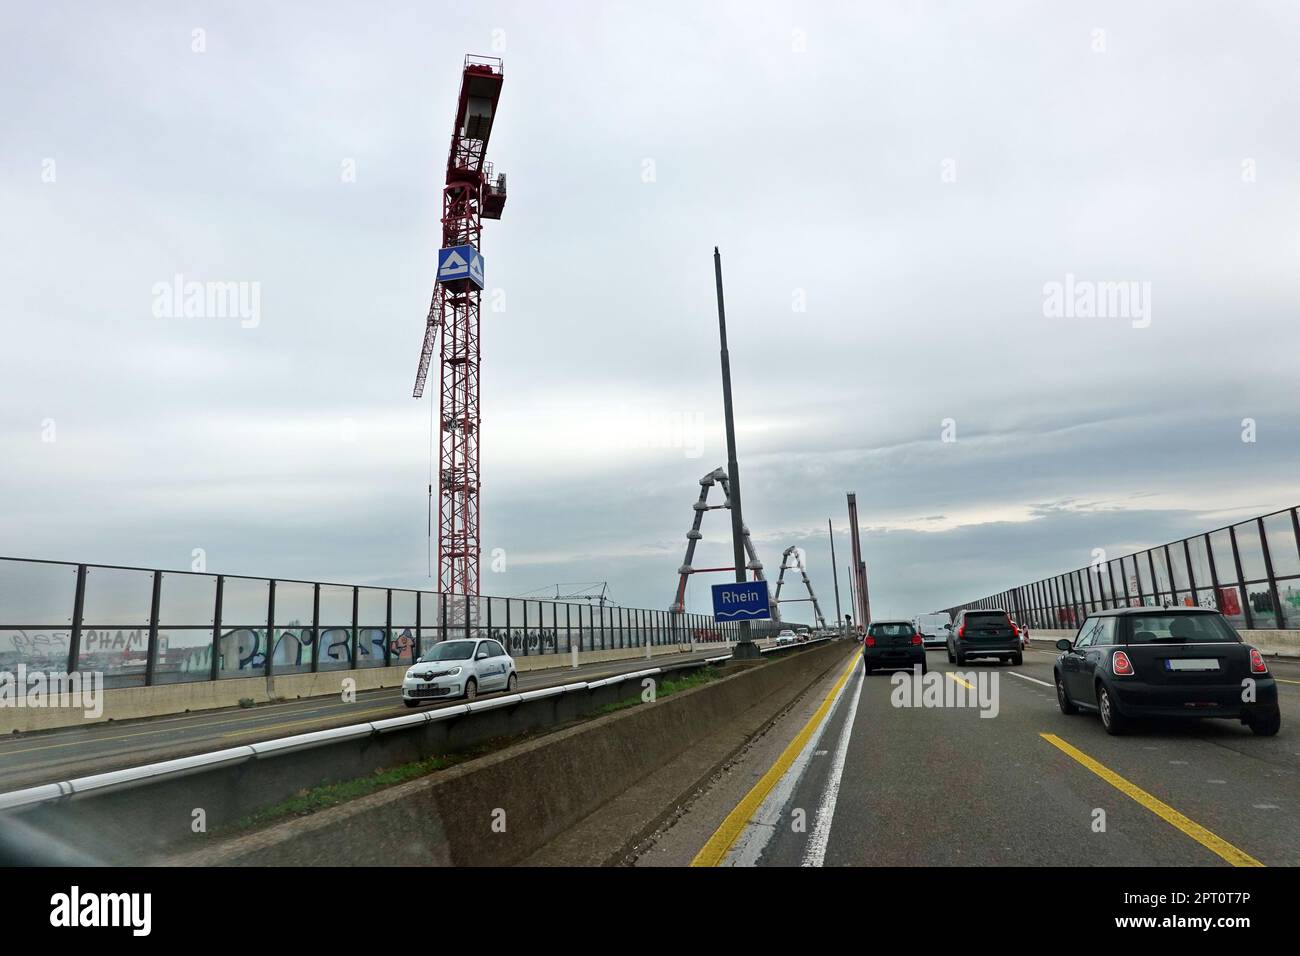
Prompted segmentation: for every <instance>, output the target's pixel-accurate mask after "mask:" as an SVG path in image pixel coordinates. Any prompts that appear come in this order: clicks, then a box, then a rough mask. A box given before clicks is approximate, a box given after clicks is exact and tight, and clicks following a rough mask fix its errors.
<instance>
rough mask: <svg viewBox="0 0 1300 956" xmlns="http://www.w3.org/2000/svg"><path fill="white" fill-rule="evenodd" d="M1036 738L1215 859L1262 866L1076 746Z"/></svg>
mask: <svg viewBox="0 0 1300 956" xmlns="http://www.w3.org/2000/svg"><path fill="white" fill-rule="evenodd" d="M1038 736H1040V737H1042V738H1043V739H1044V740H1046V741H1047V742H1048V743H1049V744H1051V745H1052V746H1053V747H1055V748H1057V749H1058V750H1060V751H1061V752H1062V753H1063V754H1065V755H1066V756H1068V757H1070V758H1071V759H1073V760H1075V761H1076V762H1078V763H1079V764H1082V765H1083V766H1084V767H1086V768H1087V769H1089V770H1091V771H1092V772H1093V773H1095V774H1096V775H1097V776H1099V777H1101V779H1102V780H1105V781H1106V782H1107V783H1108V784H1110V785H1111V786H1112V787H1114V788H1115V789H1116V790H1118V791H1119V792H1120V793H1122V794H1124V795H1125V796H1126V797H1130V798H1131V799H1133V800H1135V801H1136V802H1138V803H1140V804H1142V806H1144V807H1146V808H1147V809H1148V810H1150V811H1151V812H1152V813H1154V814H1155V815H1156V816H1158V817H1159V818H1160V819H1162V820H1164V821H1165V822H1166V823H1168V824H1169V825H1170V826H1172V827H1174V828H1176V829H1178V830H1181V831H1182V832H1183V833H1184V834H1186V835H1187V836H1189V837H1191V838H1192V839H1193V840H1195V841H1196V842H1197V843H1199V844H1200V845H1201V846H1203V847H1205V848H1206V849H1207V850H1209V851H1210V852H1211V853H1213V854H1214V855H1215V856H1218V857H1220V858H1222V859H1224V860H1226V861H1227V862H1229V863H1231V864H1232V865H1233V866H1263V865H1264V864H1263V863H1261V862H1259V860H1257V859H1255V858H1254V857H1253V856H1251V855H1250V854H1249V853H1247V852H1246V851H1245V850H1239V849H1238V848H1237V847H1235V846H1233V845H1232V844H1231V843H1229V842H1228V841H1227V840H1225V839H1223V837H1221V836H1218V835H1216V834H1214V833H1211V832H1210V831H1209V830H1207V829H1205V827H1203V826H1201V825H1200V824H1199V823H1197V822H1195V821H1194V820H1191V819H1189V818H1187V817H1185V816H1183V815H1182V814H1181V813H1179V812H1178V811H1177V810H1175V809H1174V808H1173V807H1171V806H1169V804H1167V803H1165V802H1163V801H1161V800H1158V799H1157V798H1156V797H1153V796H1152V795H1151V794H1149V793H1147V792H1146V791H1145V790H1143V789H1142V788H1141V787H1139V786H1138V785H1137V784H1135V783H1130V782H1129V781H1128V780H1125V779H1124V778H1123V777H1121V776H1120V775H1119V774H1117V773H1116V772H1115V771H1113V770H1111V769H1110V768H1109V767H1106V766H1104V765H1103V764H1101V763H1099V762H1098V761H1096V760H1094V759H1093V758H1092V757H1089V756H1088V755H1087V754H1086V753H1084V752H1083V751H1082V750H1079V749H1078V748H1077V747H1074V746H1071V745H1070V744H1068V743H1066V742H1065V741H1064V740H1062V739H1061V738H1060V737H1058V736H1056V735H1055V734H1044V733H1040V734H1039V735H1038Z"/></svg>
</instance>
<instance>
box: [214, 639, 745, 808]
mask: <svg viewBox="0 0 1300 956" xmlns="http://www.w3.org/2000/svg"><path fill="white" fill-rule="evenodd" d="M721 677H722V671H720V670H719V669H718V668H717V667H714V666H712V665H710V666H708V667H702V668H700V669H699V670H697V671H693V672H691V673H689V674H685V675H683V676H681V677H676V678H669V679H668V680H664V681H660V682H659V685H658V687H657V688H656V689H655V699H656V700H662V699H663V698H665V697H670V696H672V695H673V694H676V693H680V692H681V691H684V690H690V689H691V688H693V687H700V686H702V685H704V684H708V683H711V682H713V681H715V680H718V679H719V678H721ZM639 703H641V696H640V694H637V695H635V696H633V697H630V698H628V699H627V700H624V701H618V702H616V703H613V704H606V705H605V706H603V707H600V708H597V709H596V710H594V711H592V712H591V714H589V715H587V716H598V715H602V714H608V713H612V712H614V711H616V710H622V709H623V708H625V707H634V706H636V705H637V704H639ZM556 729H558V728H556ZM528 736H532V734H527V733H526V734H521V735H519V736H518V737H516V738H511V739H510V740H509V741H506V740H496V741H488V742H487V743H484V744H480V745H479V746H477V747H474V748H472V749H470V750H466V751H464V752H462V753H456V754H442V755H435V756H432V757H425V758H424V759H423V760H414V761H412V762H410V763H405V764H401V765H400V766H397V767H389V768H384V769H380V770H376V771H375V772H374V773H372V774H369V775H367V776H365V777H357V778H356V779H353V780H344V781H342V782H340V783H331V784H326V785H324V786H320V787H312V788H311V789H309V790H300V791H299V792H298V793H296V794H294V795H293V796H292V797H289V798H288V799H286V800H282V801H280V802H279V803H276V804H273V805H271V806H269V807H264V808H263V809H261V810H258V811H256V812H254V813H251V814H249V815H248V816H246V817H244V818H242V819H240V820H239V821H237V822H236V823H235V824H233V825H232V826H231V827H229V829H228V831H227V832H247V831H249V830H257V829H261V828H263V827H266V826H269V825H271V824H273V823H279V822H280V821H281V820H285V819H288V818H289V817H305V816H309V815H311V814H313V813H317V812H319V811H321V810H327V809H329V808H330V807H335V806H338V805H339V804H341V803H347V802H348V801H349V800H356V799H357V798H359V797H364V796H367V795H368V794H371V793H375V792H376V791H378V790H384V789H387V788H388V787H395V786H397V785H398V784H400V783H405V782H407V781H408V780H414V779H415V778H416V777H423V776H425V775H427V774H430V773H435V772H437V771H439V770H445V769H446V768H448V767H451V766H454V765H456V764H458V763H463V762H465V761H466V760H473V759H474V758H475V757H480V756H482V755H483V754H486V753H490V752H492V751H493V750H497V749H499V748H500V747H501V746H503V745H504V744H506V743H508V742H514V741H517V740H520V739H523V738H524V737H528ZM222 829H223V830H226V828H222Z"/></svg>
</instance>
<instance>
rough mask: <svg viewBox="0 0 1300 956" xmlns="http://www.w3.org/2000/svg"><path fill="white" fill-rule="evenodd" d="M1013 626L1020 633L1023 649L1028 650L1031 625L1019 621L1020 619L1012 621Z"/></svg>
mask: <svg viewBox="0 0 1300 956" xmlns="http://www.w3.org/2000/svg"><path fill="white" fill-rule="evenodd" d="M1011 626H1012V627H1014V628H1015V629H1016V633H1018V634H1019V635H1020V649H1021V650H1026V649H1028V647H1029V625H1028V624H1021V623H1020V622H1018V621H1012V622H1011Z"/></svg>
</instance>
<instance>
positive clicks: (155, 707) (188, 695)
mask: <svg viewBox="0 0 1300 956" xmlns="http://www.w3.org/2000/svg"><path fill="white" fill-rule="evenodd" d="M711 646H714V645H711V644H697V645H695V649H696V650H708V648H709V647H711ZM716 646H717V647H718V648H719V653H727V652H728V650H729V648H728V647H727V645H726V644H724V643H721V642H719V643H718V644H717V645H716ZM689 650H691V645H690V644H658V645H652V646H651V648H650V651H651V653H650V655H649V659H651V660H653V659H654V658H657V657H663V656H665V655H672V654H680V653H683V652H685V651H689ZM646 657H647V654H646V648H645V647H623V648H612V649H606V650H603V651H601V650H597V651H580V652H579V653H578V664H579V666H581V665H583V664H593V663H600V662H607V661H622V660H635V659H638V658H646ZM572 663H573V662H572V655H571V654H564V653H562V654H530V655H527V656H524V655H520V656H518V657H516V658H515V664H516V666H517V668H518V670H519V671H520V672H521V673H522V672H525V671H535V670H543V669H546V670H550V669H555V668H567V667H571V666H572ZM409 666H410V664H409V663H407V664H401V665H399V666H395V667H365V668H360V669H357V670H330V671H320V672H318V673H315V674H310V673H308V674H277V675H275V676H273V677H269V678H268V677H266V676H265V675H259V676H257V677H232V678H225V679H222V680H215V681H192V682H186V683H180V684H157V685H155V686H153V687H115V688H112V689H110V690H105V691H103V692H102V697H103V702H104V708H103V713H102V714H101V715H100V716H99V717H97V718H88V717H86V716H85V714H84V712H83V710H82V709H81V708H80V707H0V733H3V734H9V733H13V732H15V731H18V732H20V733H28V732H31V731H36V730H53V729H55V728H58V727H79V726H84V725H85V724H91V723H102V722H104V721H110V720H135V719H139V718H141V717H165V716H169V715H172V714H185V713H189V712H191V711H200V710H218V709H221V708H223V707H238V706H239V705H240V703H241V702H243V701H251V702H252V703H254V704H266V703H272V702H274V701H280V700H296V699H298V698H302V697H331V696H334V697H337V696H338V695H339V693H340V692H341V691H342V689H343V681H345V680H352V681H354V682H355V684H354V688H355V689H356V690H358V691H363V690H380V689H382V688H385V687H400V686H401V684H402V675H403V674H405V673H406V669H407V668H408V667H409Z"/></svg>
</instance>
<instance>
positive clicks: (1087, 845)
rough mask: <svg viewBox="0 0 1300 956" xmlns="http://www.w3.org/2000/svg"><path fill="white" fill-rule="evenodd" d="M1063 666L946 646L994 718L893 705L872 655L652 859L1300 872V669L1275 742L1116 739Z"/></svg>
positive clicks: (1219, 729) (1183, 735) (733, 773)
mask: <svg viewBox="0 0 1300 956" xmlns="http://www.w3.org/2000/svg"><path fill="white" fill-rule="evenodd" d="M1056 655H1057V652H1056V651H1054V650H1050V651H1049V650H1042V649H1032V650H1030V651H1029V652H1027V653H1026V655H1025V663H1024V664H1023V665H1022V666H1019V667H1015V666H1011V665H1006V664H1004V665H996V664H994V663H993V662H991V661H990V662H987V663H977V664H970V665H966V666H961V667H959V666H957V665H954V664H948V663H947V659H946V655H945V654H944V653H943V652H942V651H931V652H930V653H929V665H930V668H931V673H932V674H933V673H936V672H939V673H941V674H943V675H944V676H942V678H941V682H942V683H943V684H944V685H952V688H953V689H956V688H958V687H962V682H965V683H967V684H972V685H973V686H975V687H976V689H977V690H978V689H980V688H981V687H983V688H985V689H991V687H992V685H991V684H990V683H987V682H990V681H992V680H993V679H994V675H996V681H997V693H996V700H997V710H996V716H990V717H981V716H980V713H981V711H980V709H979V708H978V707H962V708H957V707H911V708H907V707H900V706H894V705H893V704H892V703H891V693H892V692H893V690H894V687H893V684H892V683H891V680H890V675H889V673H883V674H882V673H877V674H875V675H872V676H871V677H866V676H865V675H864V673H863V670H862V665H861V660H860V657H859V655H858V654H857V653H856V652H855V653H854V655H853V656H852V658H851V659H850V658H846V660H845V663H844V664H842V665H840V666H839V667H837V668H836V670H835V672H834V673H833V674H832V675H830V676H828V678H827V679H825V680H824V681H823V682H822V685H821V686H820V687H819V688H817V689H816V690H815V691H814V692H812V693H810V694H809V695H808V697H807V698H806V700H805V701H803V702H801V703H802V706H801V707H800V708H796V709H795V711H792V713H791V714H790V715H789V717H788V719H787V721H786V722H785V725H784V726H779V727H777V728H774V730H773V731H772V732H769V734H768V735H766V736H767V737H768V738H769V739H768V740H766V741H762V742H759V744H757V745H755V746H754V747H753V748H752V752H751V753H750V754H748V755H747V756H746V757H745V758H744V761H743V762H742V765H739V766H737V767H733V768H730V769H729V770H728V772H727V773H725V774H722V775H720V776H719V778H717V779H715V781H714V784H713V786H712V787H711V788H710V790H709V792H706V793H704V794H702V795H700V796H698V797H697V798H696V800H695V802H694V804H693V805H692V806H690V807H689V808H688V809H687V812H686V813H685V814H684V815H683V816H682V817H681V822H679V823H678V824H675V825H674V826H673V827H672V828H671V829H668V830H667V831H666V832H664V833H661V834H659V835H657V837H656V838H655V840H654V843H653V846H651V847H649V848H647V849H646V850H645V851H644V853H643V855H642V857H641V858H639V859H638V860H637V861H636V863H637V865H682V864H686V863H692V862H693V863H695V865H723V866H737V865H739V866H744V865H759V866H953V865H956V866H1003V865H1030V866H1032V865H1055V866H1179V865H1191V866H1215V865H1223V866H1226V865H1256V864H1263V865H1267V866H1286V865H1290V866H1295V865H1300V664H1297V663H1294V662H1283V663H1278V662H1275V661H1270V668H1271V669H1272V671H1273V675H1274V677H1275V678H1277V679H1278V687H1279V696H1280V698H1281V701H1280V702H1281V708H1282V730H1281V732H1280V733H1279V734H1278V735H1277V736H1276V737H1272V738H1266V737H1256V736H1255V735H1254V734H1253V733H1251V731H1250V730H1248V729H1247V728H1245V727H1243V726H1242V725H1241V724H1239V723H1237V722H1235V721H1222V720H1191V721H1176V722H1150V723H1142V724H1139V725H1138V726H1137V727H1135V728H1134V730H1133V731H1131V732H1130V733H1128V734H1127V735H1125V736H1121V737H1112V736H1109V735H1108V734H1107V733H1106V732H1105V730H1103V729H1102V726H1101V722H1100V720H1099V719H1098V718H1097V716H1096V715H1095V714H1087V713H1081V714H1079V715H1077V716H1073V717H1067V716H1065V715H1064V714H1062V713H1061V712H1060V710H1059V709H1058V707H1057V703H1056V698H1055V693H1054V689H1053V687H1052V686H1051V683H1052V663H1053V661H1054V660H1055V658H1056ZM958 678H960V680H959V679H958ZM962 690H963V691H965V692H966V694H967V696H970V692H969V691H967V690H966V688H964V687H962ZM989 710H990V711H991V708H989ZM765 787H766V788H767V789H764V788H765ZM973 892H975V893H976V894H978V887H975V888H974V889H973Z"/></svg>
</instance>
